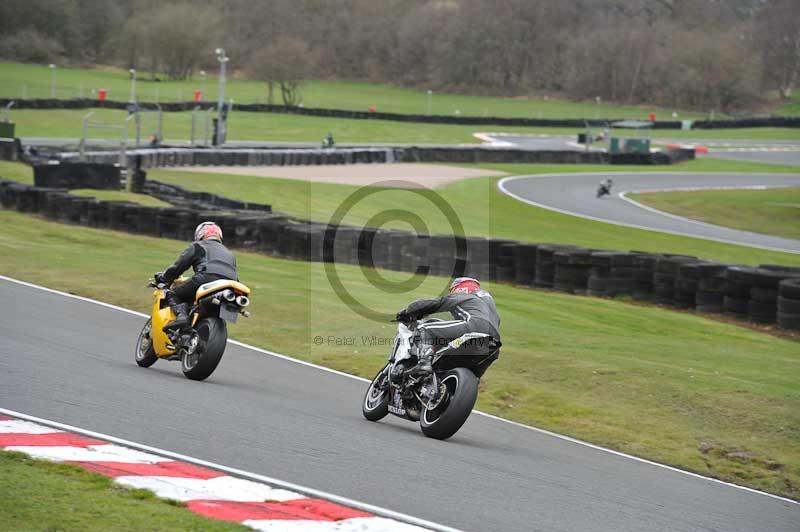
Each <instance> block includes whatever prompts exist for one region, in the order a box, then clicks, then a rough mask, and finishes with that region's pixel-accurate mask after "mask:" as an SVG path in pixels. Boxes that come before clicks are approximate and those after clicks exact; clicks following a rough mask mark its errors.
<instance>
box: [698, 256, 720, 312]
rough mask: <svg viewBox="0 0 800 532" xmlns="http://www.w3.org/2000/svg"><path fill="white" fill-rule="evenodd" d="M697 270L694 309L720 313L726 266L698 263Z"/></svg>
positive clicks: (714, 263) (713, 263)
mask: <svg viewBox="0 0 800 532" xmlns="http://www.w3.org/2000/svg"><path fill="white" fill-rule="evenodd" d="M696 269H697V293H696V294H695V303H696V309H697V310H698V311H700V312H711V313H714V314H721V313H722V303H723V298H724V288H725V272H726V271H727V269H728V266H727V265H725V264H719V263H716V262H699V263H697V266H696Z"/></svg>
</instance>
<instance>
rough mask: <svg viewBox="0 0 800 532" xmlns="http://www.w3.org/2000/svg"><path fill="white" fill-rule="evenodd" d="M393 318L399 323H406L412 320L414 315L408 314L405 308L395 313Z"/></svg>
mask: <svg viewBox="0 0 800 532" xmlns="http://www.w3.org/2000/svg"><path fill="white" fill-rule="evenodd" d="M395 319H396V320H397V321H399V322H400V323H408V322H411V321H414V317H413V316H412V315H411V314H409V313H408V312H407V311H406V310H405V309H403V310H401V311H400V312H398V313H397V315H396V316H395Z"/></svg>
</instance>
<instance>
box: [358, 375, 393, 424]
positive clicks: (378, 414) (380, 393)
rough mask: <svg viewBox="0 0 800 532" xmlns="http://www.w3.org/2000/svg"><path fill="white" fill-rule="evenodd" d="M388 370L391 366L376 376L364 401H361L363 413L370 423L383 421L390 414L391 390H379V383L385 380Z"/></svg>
mask: <svg viewBox="0 0 800 532" xmlns="http://www.w3.org/2000/svg"><path fill="white" fill-rule="evenodd" d="M388 368H389V364H387V365H385V366H384V367H383V369H382V370H380V371H379V372H378V374H377V375H375V378H374V379H372V382H371V383H370V385H369V388H367V393H365V394H364V400H363V401H361V413H362V414H364V417H365V418H367V419H368V420H370V421H378V420H381V419H383V418H385V417H386V415H387V414H388V413H389V388H388V386H387V387H386V388H384V389H383V390H378V389H377V382H378V381H379V380H380V379H381V378H383V374H384V373H385V372H386V371H387V370H388Z"/></svg>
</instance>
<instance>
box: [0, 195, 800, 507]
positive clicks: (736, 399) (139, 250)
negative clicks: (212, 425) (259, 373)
mask: <svg viewBox="0 0 800 532" xmlns="http://www.w3.org/2000/svg"><path fill="white" fill-rule="evenodd" d="M0 224H2V227H3V228H4V231H3V232H2V233H0V246H2V247H3V249H6V250H9V251H10V252H8V253H3V254H2V255H1V256H0V271H2V272H3V273H4V274H6V275H10V276H12V277H16V278H20V279H24V280H26V281H30V282H34V283H39V284H43V285H45V286H50V287H53V288H57V289H60V290H65V291H68V292H71V293H76V294H81V295H84V296H88V297H93V298H97V299H101V300H104V301H109V302H111V303H114V304H117V305H122V306H125V307H128V308H132V309H136V310H141V311H146V310H147V308H148V303H149V299H150V293H149V291H148V290H147V289H144V288H143V281H144V280H145V279H146V278H147V277H148V276H149V275H151V274H152V272H154V271H158V270H160V269H162V268H163V267H164V265H165V264H168V263H170V262H171V261H172V260H173V259H174V258H175V256H176V255H177V254H178V253H179V252H180V250H181V249H182V248H183V246H184V243H183V242H178V241H174V240H168V239H156V238H148V237H142V236H132V235H127V234H121V233H116V232H113V231H106V230H95V229H88V228H83V227H77V226H65V225H61V224H58V223H54V222H49V221H44V220H41V219H38V218H36V217H34V216H30V215H25V214H20V213H16V212H8V211H0ZM237 258H238V262H239V265H240V276H241V278H242V280H243V281H244V282H246V283H247V284H248V285H249V286H250V287H251V288H252V289H253V302H252V313H253V317H252V318H250V319H248V320H243V322H242V323H239V324H237V325H235V326H233V327H232V329H231V332H232V335H233V336H234V337H235V338H236V339H238V340H241V341H244V342H248V343H251V344H254V345H257V346H260V347H263V348H267V349H272V350H276V351H278V352H281V353H286V354H288V355H292V356H295V357H298V358H302V359H303V360H308V361H311V362H314V363H318V364H323V365H325V366H328V367H332V368H335V369H338V370H342V371H346V372H349V373H353V374H356V375H360V376H363V377H368V376H372V375H373V374H374V372H375V371H376V369H377V368H379V367H380V365H381V364H382V362H383V360H384V359H385V357H386V353H384V352H383V350H382V349H379V350H378V351H377V352H376V351H373V350H372V349H369V348H366V349H365V348H364V347H363V346H337V345H329V346H315V345H313V342H312V341H311V339H312V338H313V337H314V336H316V335H321V336H323V337H327V336H328V335H333V336H354V337H356V338H360V337H361V335H368V336H369V335H376V336H378V337H381V338H383V337H386V338H391V336H392V335H393V328H392V327H391V325H390V324H385V323H377V322H373V321H369V320H367V319H364V318H361V317H360V316H357V315H355V314H353V313H352V312H350V311H349V310H348V309H347V307H345V305H344V304H342V303H341V302H340V301H339V299H338V298H337V297H336V296H335V294H334V293H333V292H332V289H331V287H330V286H329V284H328V281H327V279H326V277H325V274H324V271H323V269H322V266H321V265H320V264H316V263H307V262H298V261H289V260H280V259H275V258H268V257H264V256H262V255H257V254H252V253H245V252H238V253H237ZM45 263H46V264H48V265H49V266H48V267H47V268H43V267H41V265H42V264H45ZM337 270H338V272H339V274H340V277H341V279H342V282H343V283H344V284H345V286H347V287H348V290H349V291H350V292H351V293H352V294H354V295H355V297H356V298H357V299H358V300H359V301H361V302H363V303H364V304H366V305H369V306H370V307H373V308H376V309H379V310H381V311H385V312H391V311H394V310H396V309H398V308H400V307H401V306H403V305H404V304H406V303H407V302H408V300H410V299H413V298H416V297H421V296H423V295H430V294H432V293H438V292H439V291H440V290H441V289H442V288H443V286H444V284H445V282H446V279H443V278H436V277H430V278H428V279H427V280H425V281H424V283H423V284H422V286H421V287H420V288H419V289H417V290H415V291H413V292H412V293H405V294H387V293H385V292H383V291H381V290H379V289H376V288H374V287H373V286H371V285H370V284H369V283H368V281H367V280H366V279H365V278H364V275H363V273H362V272H361V270H360V268H358V267H355V266H337ZM382 275H385V276H386V277H387V278H388V279H391V280H394V281H397V280H399V279H405V278H407V274H403V273H398V272H382ZM86 279H92V280H93V282H92V283H87V282H86ZM487 287H488V288H489V289H490V290H491V291H492V292H493V293H494V295H495V298H496V300H497V303H498V307H499V310H500V313H501V315H502V318H503V330H502V333H503V343H504V347H503V356H502V357H501V358H500V360H499V361H498V363H497V364H496V365H495V366H494V367H493V368H492V369H491V370H490V371H489V373H488V374H487V375H486V376H485V378H484V379H483V380H482V386H481V390H482V391H481V394H480V398H479V401H478V407H479V408H481V409H482V410H485V411H488V412H491V413H493V414H497V415H500V416H503V417H506V418H509V419H512V420H515V421H519V422H523V423H530V424H535V425H537V426H540V427H543V428H546V429H550V430H555V431H558V432H561V433H564V434H568V435H571V436H574V437H578V438H581V439H585V440H588V441H592V442H594V443H597V444H601V445H606V446H610V447H613V448H614V449H618V450H621V451H624V452H628V453H632V454H635V455H637V456H643V457H647V458H650V459H653V460H657V461H659V462H664V463H668V464H672V465H676V466H679V467H682V468H687V469H690V470H693V471H697V472H700V473H703V474H707V475H711V476H714V477H717V478H722V479H725V480H729V481H734V482H736V483H739V484H745V485H749V486H753V487H757V488H760V489H765V490H768V491H771V492H773V493H780V494H783V495H786V496H789V497H794V498H798V497H800V490H799V489H798V486H800V432H798V431H797V430H796V427H798V426H799V425H798V423H800V417H799V416H800V386H798V382H800V350H798V344H797V342H795V341H790V340H785V339H780V338H776V337H773V336H770V335H766V334H763V333H760V332H756V331H753V330H750V329H748V328H746V327H741V326H737V325H732V324H728V323H724V322H720V321H714V320H710V319H706V318H703V317H701V316H695V315H694V314H692V313H686V312H673V311H667V310H662V309H660V308H657V307H647V306H637V305H631V304H629V303H626V302H621V301H613V300H603V299H596V298H588V297H576V296H569V295H563V294H557V293H552V292H548V291H540V290H528V289H518V288H514V287H512V286H509V285H499V284H494V285H492V284H491V283H487ZM267 293H268V294H269V297H266V296H264V295H263V294H267ZM312 302H313V304H312ZM136 333H137V331H136V330H131V342H133V341H134V339H135V336H136ZM130 363H131V364H133V363H134V362H133V360H132V359H131V361H130ZM223 364H224V362H223ZM700 446H702V447H704V448H710V451H708V452H705V453H704V452H702V451H701V450H700V449H699V447H700Z"/></svg>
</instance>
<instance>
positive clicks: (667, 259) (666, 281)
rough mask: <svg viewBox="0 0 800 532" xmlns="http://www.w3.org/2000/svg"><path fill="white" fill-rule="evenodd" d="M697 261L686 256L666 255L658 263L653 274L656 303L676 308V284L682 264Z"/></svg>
mask: <svg viewBox="0 0 800 532" xmlns="http://www.w3.org/2000/svg"><path fill="white" fill-rule="evenodd" d="M695 261H697V258H696V257H687V256H685V255H664V256H662V257H659V258H658V260H657V261H656V267H655V272H654V273H653V293H654V294H655V301H656V303H660V304H662V305H670V306H675V305H676V303H677V302H676V300H675V284H676V282H677V280H678V270H679V269H680V266H681V265H682V264H686V263H689V262H695Z"/></svg>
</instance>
